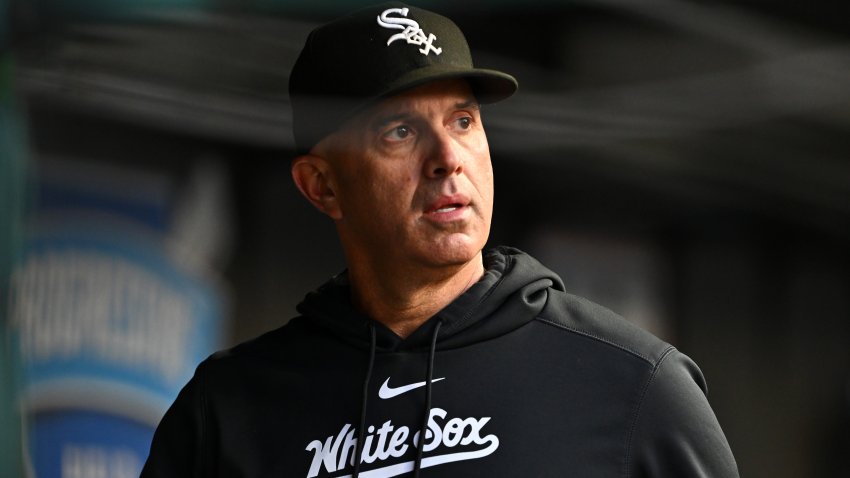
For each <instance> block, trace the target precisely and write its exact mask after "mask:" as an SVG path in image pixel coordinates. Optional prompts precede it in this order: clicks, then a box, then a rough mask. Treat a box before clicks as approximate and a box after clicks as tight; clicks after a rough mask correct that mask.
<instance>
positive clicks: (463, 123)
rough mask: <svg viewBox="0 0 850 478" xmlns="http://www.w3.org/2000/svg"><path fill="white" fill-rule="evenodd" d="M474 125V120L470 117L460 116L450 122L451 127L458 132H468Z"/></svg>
mask: <svg viewBox="0 0 850 478" xmlns="http://www.w3.org/2000/svg"><path fill="white" fill-rule="evenodd" d="M473 124H475V118H473V117H472V116H470V115H462V116H458V117H457V118H455V119H454V121H452V127H453V128H454V129H456V130H458V131H468V130H470V129H472V126H473Z"/></svg>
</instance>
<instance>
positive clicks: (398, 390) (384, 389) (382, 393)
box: [378, 377, 446, 400]
mask: <svg viewBox="0 0 850 478" xmlns="http://www.w3.org/2000/svg"><path fill="white" fill-rule="evenodd" d="M444 378H446V377H440V378H435V379H434V380H431V383H434V382H439V381H440V380H443V379H444ZM424 386H425V382H416V383H411V384H410V385H402V386H401V387H390V377H387V379H386V380H384V383H383V384H382V385H381V389H380V390H378V396H379V397H381V398H383V399H384V400H386V399H388V398H393V397H397V396H399V395H401V394H402V393H406V392H409V391H411V390H414V389H417V388H419V387H424Z"/></svg>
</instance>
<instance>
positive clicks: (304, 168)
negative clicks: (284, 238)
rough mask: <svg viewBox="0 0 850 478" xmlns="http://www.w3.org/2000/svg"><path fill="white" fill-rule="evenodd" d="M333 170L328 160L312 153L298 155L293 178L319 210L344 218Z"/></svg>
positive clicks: (336, 217) (337, 218)
mask: <svg viewBox="0 0 850 478" xmlns="http://www.w3.org/2000/svg"><path fill="white" fill-rule="evenodd" d="M331 173H332V171H331V168H330V165H329V164H328V162H327V161H326V160H325V159H323V158H321V157H319V156H315V155H312V154H305V155H303V156H298V157H297V158H295V159H294V160H293V161H292V180H293V181H295V185H296V186H297V187H298V190H299V191H301V194H303V195H304V197H305V198H307V200H308V201H310V203H311V204H312V205H313V206H315V207H316V209H318V210H319V211H322V212H323V213H325V214H327V215H328V216H330V217H331V218H332V219H336V220H340V219H342V211H341V210H340V207H339V201H338V200H337V196H336V193H335V191H334V189H335V186H334V184H333V177H332V174H331Z"/></svg>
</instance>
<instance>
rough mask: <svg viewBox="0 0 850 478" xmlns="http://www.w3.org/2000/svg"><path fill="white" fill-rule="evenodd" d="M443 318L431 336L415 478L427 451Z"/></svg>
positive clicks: (417, 477)
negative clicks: (438, 340)
mask: <svg viewBox="0 0 850 478" xmlns="http://www.w3.org/2000/svg"><path fill="white" fill-rule="evenodd" d="M442 324H443V321H442V320H438V321H437V324H436V325H435V326H434V334H433V335H432V336H431V348H430V349H429V350H428V371H427V373H426V376H425V413H424V414H423V415H422V427H420V428H419V430H420V432H419V443H418V444H417V445H418V446H417V447H416V462H415V463H414V465H413V478H419V471H420V470H421V469H422V453H424V451H425V433H426V431H427V428H428V419H429V418H430V417H431V380H433V378H434V355H435V352H436V351H437V335H438V334H439V333H440V326H441V325H442Z"/></svg>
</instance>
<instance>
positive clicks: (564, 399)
mask: <svg viewBox="0 0 850 478" xmlns="http://www.w3.org/2000/svg"><path fill="white" fill-rule="evenodd" d="M485 266H486V269H487V272H486V273H485V275H484V277H483V278H482V279H481V280H480V281H479V282H478V283H476V284H475V285H474V286H473V287H471V288H470V289H469V290H468V291H467V292H465V293H464V294H463V295H461V296H460V297H458V298H457V299H456V300H455V301H454V302H452V303H451V304H449V305H448V306H447V307H446V308H445V309H443V310H442V311H440V312H439V313H438V314H437V315H436V316H434V317H433V318H431V319H430V320H429V321H428V322H426V323H425V324H424V325H423V326H422V327H420V328H419V329H418V330H417V331H415V332H414V333H413V334H412V335H410V336H409V337H407V338H406V339H401V338H399V337H398V336H396V335H395V334H394V333H393V332H392V331H390V330H389V329H387V328H386V327H384V326H383V325H382V324H380V323H377V322H375V321H373V320H371V319H369V318H368V317H366V316H364V315H362V314H361V313H359V312H358V311H357V310H355V309H354V307H353V306H352V304H351V302H350V299H349V297H350V292H349V287H348V284H347V276H346V275H345V274H344V273H343V274H341V275H340V276H338V277H336V278H334V279H332V280H331V281H329V282H328V283H326V284H325V285H323V286H322V287H320V288H319V289H318V290H317V291H315V292H312V293H310V294H308V295H307V297H306V299H305V300H304V302H302V303H301V304H300V305H299V306H298V311H299V312H300V314H301V316H300V317H297V318H295V319H293V320H291V321H290V322H289V323H288V324H287V325H285V326H283V327H281V328H279V329H277V330H274V331H272V332H269V333H267V334H265V335H263V336H261V337H259V338H257V339H255V340H253V341H251V342H247V343H245V344H242V345H239V346H237V347H235V348H233V349H231V350H228V351H225V352H221V353H218V354H216V355H214V356H212V357H211V358H209V359H208V360H206V361H204V362H203V363H202V364H201V365H200V366H199V367H198V369H197V371H196V373H195V376H194V378H193V379H192V380H191V381H190V382H189V383H188V384H187V385H186V387H185V388H184V389H183V391H182V392H181V393H180V395H179V397H178V398H177V400H176V401H175V403H174V404H173V405H172V407H171V408H170V409H169V411H168V412H167V413H166V415H165V417H164V418H163V420H162V422H161V423H160V425H159V427H158V429H157V431H156V434H155V437H154V440H153V444H152V446H151V454H150V457H149V458H148V461H147V463H146V464H145V468H144V470H143V472H142V477H143V478H149V477H181V478H185V477H201V476H203V477H207V476H209V477H296V478H312V477H348V476H352V475H359V477H361V478H384V477H391V476H399V475H403V476H415V475H416V474H419V475H421V476H428V477H567V476H569V477H635V478H636V477H713V478H719V477H735V476H738V472H737V468H736V465H735V460H734V458H733V456H732V453H731V451H730V449H729V445H728V443H727V442H726V438H725V437H724V435H723V432H722V431H721V429H720V426H719V425H718V423H717V420H716V418H715V416H714V413H713V412H712V410H711V408H710V406H709V404H708V401H707V400H706V396H705V391H706V386H705V382H704V380H703V377H702V374H701V373H700V371H699V369H698V368H697V366H696V365H695V364H694V363H693V362H692V361H691V360H690V359H689V358H688V357H686V356H685V355H683V354H681V353H680V352H678V351H677V350H676V349H675V348H673V347H672V346H670V345H668V344H666V343H664V342H662V341H661V340H659V339H657V338H656V337H654V336H652V335H650V334H648V333H647V332H645V331H643V330H641V329H639V328H637V327H635V326H633V325H631V324H629V323H628V322H626V321H625V320H623V319H622V318H620V317H618V316H617V315H615V314H614V313H612V312H610V311H608V310H606V309H604V308H602V307H599V306H598V305H595V304H593V303H591V302H589V301H587V300H584V299H581V298H579V297H576V296H573V295H570V294H568V293H566V292H565V291H564V286H563V283H562V282H561V280H560V278H559V277H558V276H557V275H556V274H554V273H553V272H552V271H550V270H548V269H546V268H545V267H543V266H542V265H540V263H538V262H537V261H536V260H534V259H533V258H531V257H530V256H528V255H526V254H524V253H522V252H520V251H518V250H516V249H510V248H499V249H496V250H494V251H491V252H490V253H488V254H487V255H486V257H485ZM423 423H424V424H425V426H424V428H425V429H426V430H427V431H426V434H425V436H426V439H425V440H424V443H422V444H420V442H419V440H418V438H419V433H418V431H419V430H421V429H422V428H423ZM360 443H362V447H361V446H359V445H358V444H360ZM420 445H423V446H420ZM361 448H362V451H361V452H360V453H359V454H360V456H362V457H363V460H362V461H361V462H360V463H359V464H355V463H354V460H353V457H354V456H357V455H358V450H360V449H361ZM414 469H415V470H414Z"/></svg>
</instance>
